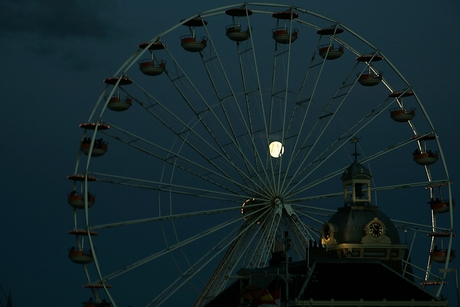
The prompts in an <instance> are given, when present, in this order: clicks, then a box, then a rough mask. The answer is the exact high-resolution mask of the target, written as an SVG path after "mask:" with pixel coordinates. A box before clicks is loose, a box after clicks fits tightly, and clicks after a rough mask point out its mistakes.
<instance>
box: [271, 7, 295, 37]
mask: <svg viewBox="0 0 460 307" xmlns="http://www.w3.org/2000/svg"><path fill="white" fill-rule="evenodd" d="M272 17H273V18H276V20H277V21H276V25H277V26H276V28H275V29H273V30H272V35H273V39H274V40H275V41H276V42H277V43H279V44H290V43H293V42H295V41H296V40H297V37H298V32H299V31H298V30H297V29H292V30H290V29H289V28H288V26H287V21H289V22H290V21H291V20H293V19H295V18H298V17H299V14H297V13H295V12H292V11H285V12H276V13H273V14H272ZM280 21H284V25H283V26H280V24H279V23H280Z"/></svg>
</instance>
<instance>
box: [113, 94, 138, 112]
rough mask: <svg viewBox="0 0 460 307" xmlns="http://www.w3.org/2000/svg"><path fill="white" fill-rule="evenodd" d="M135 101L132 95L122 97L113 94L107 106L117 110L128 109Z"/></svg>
mask: <svg viewBox="0 0 460 307" xmlns="http://www.w3.org/2000/svg"><path fill="white" fill-rule="evenodd" d="M132 104H133V102H132V99H131V97H126V98H125V99H121V98H120V96H112V97H111V98H110V100H109V102H108V103H107V108H109V110H112V111H115V112H121V111H126V110H128V109H129V108H130V107H131V106H132Z"/></svg>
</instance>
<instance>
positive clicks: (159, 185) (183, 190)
mask: <svg viewBox="0 0 460 307" xmlns="http://www.w3.org/2000/svg"><path fill="white" fill-rule="evenodd" d="M91 174H93V175H97V176H99V177H100V178H98V181H100V182H106V183H112V184H120V185H125V186H132V187H138V188H142V189H150V190H155V191H160V192H166V193H172V194H177V195H191V196H199V197H204V198H208V199H215V200H226V201H229V200H232V199H233V200H235V201H238V202H241V199H242V198H245V197H247V195H246V194H245V192H244V191H241V192H239V193H238V192H234V193H232V192H226V191H217V190H215V189H214V190H212V189H204V188H199V187H193V186H190V185H185V184H184V185H181V184H173V183H168V182H163V181H153V180H146V179H140V178H132V177H125V176H120V175H113V174H105V173H97V172H93V173H91Z"/></svg>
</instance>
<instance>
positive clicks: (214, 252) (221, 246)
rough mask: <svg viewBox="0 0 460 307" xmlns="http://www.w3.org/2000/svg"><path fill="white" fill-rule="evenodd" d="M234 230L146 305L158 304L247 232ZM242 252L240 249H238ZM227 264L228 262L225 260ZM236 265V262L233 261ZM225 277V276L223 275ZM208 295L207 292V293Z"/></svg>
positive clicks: (233, 249)
mask: <svg viewBox="0 0 460 307" xmlns="http://www.w3.org/2000/svg"><path fill="white" fill-rule="evenodd" d="M234 232H235V231H232V232H230V233H229V234H228V235H227V236H225V237H224V238H223V239H222V240H221V241H220V242H218V243H217V244H216V245H215V246H214V247H212V248H211V249H210V250H209V251H208V252H206V254H204V255H203V256H202V257H201V258H200V259H198V260H197V261H196V262H195V263H193V264H191V265H190V266H189V268H188V269H186V270H185V271H184V272H182V273H181V275H180V276H179V277H178V278H177V279H176V280H174V281H173V282H172V283H171V284H170V285H169V286H168V287H167V288H165V289H164V290H163V291H162V292H161V293H160V294H159V295H158V296H157V297H156V298H155V299H153V300H152V301H151V302H150V303H149V305H147V306H152V305H154V306H160V305H161V304H163V303H164V302H165V300H167V299H168V298H169V297H170V296H171V295H174V293H176V292H177V291H178V290H180V289H181V287H183V286H184V285H185V284H186V283H187V282H189V281H190V280H191V279H192V278H194V277H195V276H196V275H197V274H198V273H199V272H200V271H201V270H202V269H203V268H204V267H205V266H207V265H209V263H210V262H211V261H212V260H214V259H215V258H216V257H217V256H219V255H220V254H221V253H222V252H223V251H224V250H225V249H226V248H227V247H229V246H233V245H234V244H235V242H239V241H241V237H242V236H244V235H245V234H247V233H248V232H247V231H244V226H243V231H240V232H238V233H236V234H235V233H234ZM230 250H232V251H235V250H236V249H235V248H232V247H230V248H229V249H228V250H227V254H228V251H230ZM239 251H240V252H242V250H239ZM241 255H242V254H241V253H239V255H238V257H241ZM224 258H225V257H224ZM226 264H227V265H228V262H226ZM235 265H236V263H235ZM225 279H227V277H225ZM208 295H209V294H208Z"/></svg>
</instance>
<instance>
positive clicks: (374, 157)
mask: <svg viewBox="0 0 460 307" xmlns="http://www.w3.org/2000/svg"><path fill="white" fill-rule="evenodd" d="M426 135H430V133H427V134H426ZM421 137H423V136H421ZM414 141H416V139H408V140H404V141H402V142H400V143H397V144H394V145H391V146H389V147H388V148H385V149H383V150H381V151H379V152H376V153H374V154H372V155H369V156H367V157H365V158H363V159H361V161H360V162H361V163H363V164H364V163H368V162H370V161H372V160H374V159H377V158H378V157H380V156H382V155H384V154H387V153H389V152H391V151H394V150H396V149H398V148H400V147H403V146H406V145H408V144H411V143H413V142H414ZM344 144H345V143H342V145H341V146H343V145H344ZM336 150H338V149H336ZM325 161H326V160H323V161H321V162H320V163H319V164H322V163H324V162H325ZM318 167H319V166H317V167H316V168H318ZM316 168H315V169H316ZM345 169H346V168H345V167H344V168H340V169H338V170H337V171H335V172H332V173H330V174H328V175H326V176H323V177H321V178H319V179H317V180H315V181H313V182H311V183H310V184H308V185H304V186H303V188H302V189H298V190H295V191H292V189H291V191H290V195H296V194H299V193H301V192H303V191H306V190H308V189H310V188H312V187H314V186H316V185H318V184H320V183H322V182H325V181H327V180H330V179H331V178H332V177H334V176H337V175H339V174H341V173H343V171H345ZM313 170H314V169H313ZM311 172H312V171H311ZM311 172H310V174H311ZM302 180H303V179H302ZM298 185H299V184H296V185H295V186H298Z"/></svg>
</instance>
